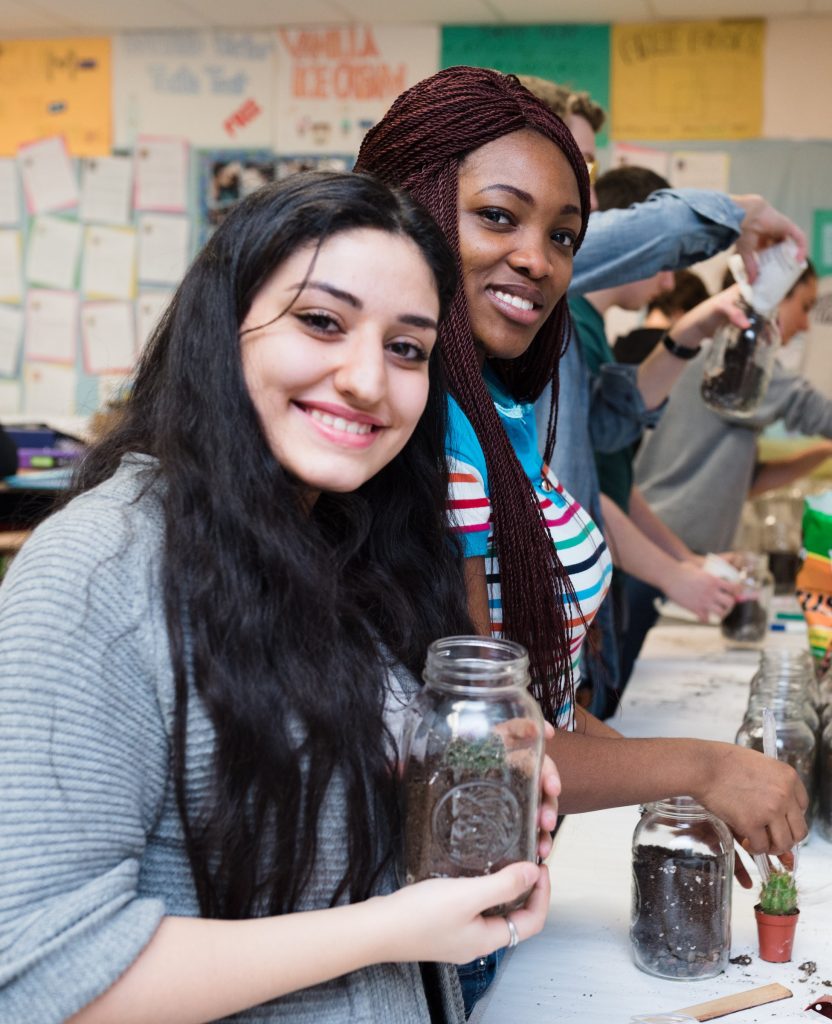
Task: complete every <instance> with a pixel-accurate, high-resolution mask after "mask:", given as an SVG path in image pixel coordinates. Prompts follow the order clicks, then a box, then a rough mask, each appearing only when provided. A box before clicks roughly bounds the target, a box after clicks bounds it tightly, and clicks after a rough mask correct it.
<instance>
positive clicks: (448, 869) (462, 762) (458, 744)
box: [402, 637, 544, 914]
mask: <svg viewBox="0 0 832 1024" xmlns="http://www.w3.org/2000/svg"><path fill="white" fill-rule="evenodd" d="M424 680H425V686H424V688H423V689H422V690H421V691H420V692H419V693H418V694H417V696H416V697H415V698H414V700H413V701H412V702H411V704H410V705H409V707H408V710H407V726H406V728H405V731H404V737H403V743H402V762H403V779H402V791H403V798H404V823H405V830H404V832H405V835H404V865H403V876H404V881H406V882H407V883H411V882H418V881H421V880H423V879H426V878H457V877H470V876H478V875H484V874H490V873H492V872H494V871H499V870H500V869H501V868H503V867H505V866H506V865H507V864H511V863H514V862H515V861H518V860H532V861H533V860H534V859H535V856H536V850H537V812H538V805H539V799H540V772H541V768H542V763H543V737H544V724H543V716H542V715H541V713H540V709H539V708H538V705H537V702H536V701H535V700H534V698H533V697H532V696H531V694H530V693H529V692H528V690H527V686H528V681H529V676H528V656H527V654H526V652H525V649H524V648H523V647H521V646H520V645H519V644H514V643H510V642H509V641H505V640H495V639H489V638H485V637H449V638H447V639H444V640H439V641H436V643H434V644H432V645H431V647H430V649H429V651H428V658H427V664H426V667H425V673H424ZM523 902H524V900H523V899H520V900H519V901H517V902H516V903H514V904H512V905H511V906H508V905H501V906H499V907H493V908H492V909H491V911H490V913H493V914H505V913H506V912H507V911H509V910H512V909H515V908H516V907H519V906H522V904H523Z"/></svg>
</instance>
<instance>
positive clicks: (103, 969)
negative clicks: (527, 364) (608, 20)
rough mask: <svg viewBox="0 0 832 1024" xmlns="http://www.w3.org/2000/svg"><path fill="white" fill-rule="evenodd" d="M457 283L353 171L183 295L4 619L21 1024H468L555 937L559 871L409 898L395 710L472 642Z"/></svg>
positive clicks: (396, 205)
mask: <svg viewBox="0 0 832 1024" xmlns="http://www.w3.org/2000/svg"><path fill="white" fill-rule="evenodd" d="M455 280H456V275H455V269H454V265H453V259H452V256H451V254H450V252H449V250H448V248H447V245H446V243H445V242H444V239H443V238H442V236H441V234H440V233H439V232H438V230H437V229H436V226H435V225H434V224H433V222H432V221H431V220H430V218H428V217H427V216H426V215H425V214H424V213H423V212H422V211H421V210H420V209H419V208H418V207H417V206H416V205H415V204H414V203H413V202H412V201H411V200H410V199H408V198H407V197H405V196H403V195H400V194H395V193H393V192H391V191H390V190H389V189H388V188H386V187H384V186H382V185H380V184H379V183H378V182H376V181H374V180H372V179H370V178H367V177H364V176H360V175H339V174H313V175H299V176H296V177H294V178H291V179H288V180H287V181H286V182H283V183H281V184H278V185H273V186H267V187H266V188H264V189H262V190H260V191H259V192H257V193H256V194H254V195H253V196H251V197H249V198H248V199H246V200H244V201H243V202H242V203H240V204H239V206H238V207H237V208H235V210H234V211H233V212H232V213H231V214H230V215H229V217H228V219H227V220H226V221H225V223H224V224H223V225H222V226H221V227H220V228H219V230H218V231H217V232H216V234H215V235H214V236H213V238H212V239H211V240H210V241H209V243H208V244H207V246H206V247H205V248H204V250H203V251H202V252H201V253H200V254H199V256H198V257H197V259H196V261H195V263H194V265H193V266H192V268H191V269H190V270H189V272H188V274H187V275H186V277H185V279H184V281H183V283H182V285H181V286H180V288H179V290H178V291H177V293H176V296H175V298H174V300H173V302H172V304H171V306H170V308H169V309H168V311H167V312H166V314H165V315H164V317H163V319H162V322H161V324H160V326H159V327H158V329H157V331H156V332H155V335H154V337H153V338H152V340H151V342H150V343H149V346H148V348H147V350H146V351H145V353H144V355H143V357H142V359H141V363H140V366H139V368H138V372H137V374H136V377H135V383H134V387H133V391H132V396H131V399H130V402H129V404H128V406H127V409H126V411H125V415H124V418H123V419H122V420H120V422H119V424H118V425H117V426H116V428H115V429H114V431H113V433H111V434H110V435H109V436H108V437H107V438H106V439H105V440H103V441H102V442H101V443H100V444H99V445H98V446H97V447H95V448H94V449H93V450H92V452H91V453H90V455H89V457H88V458H87V460H86V461H85V462H84V464H83V466H82V468H81V470H80V473H79V476H78V478H77V490H78V495H77V496H76V497H75V498H74V500H72V501H71V502H70V503H69V504H67V505H66V507H65V508H63V509H62V510H61V511H60V512H58V513H57V514H56V515H54V516H53V517H52V518H51V519H49V520H48V521H47V522H46V523H44V524H43V525H42V526H41V527H40V528H39V529H38V530H37V531H36V532H35V534H34V536H33V537H32V538H31V539H30V541H29V542H28V543H27V544H26V546H25V547H24V548H23V550H22V551H21V553H20V555H19V556H18V558H17V559H16V561H15V563H14V565H13V567H12V569H11V571H10V573H9V575H8V577H7V579H6V581H5V582H4V585H3V587H2V590H0V818H2V821H3V828H2V830H0V868H1V869H2V870H0V949H2V958H0V1018H2V1020H3V1021H5V1022H8V1024H11V1022H13V1021H14V1022H22V1021H27V1022H28V1021H37V1022H38V1024H52V1022H58V1021H65V1020H68V1019H70V1018H71V1020H72V1022H73V1024H96V1022H104V1021H106V1022H111V1021H114V1020H117V1021H119V1024H131V1022H152V1024H164V1022H171V1024H173V1022H175V1024H188V1022H201V1021H213V1020H218V1019H221V1018H222V1019H225V1018H228V1019H233V1020H235V1021H238V1020H239V1021H243V1020H257V1021H275V1022H276V1021H278V1020H279V1021H281V1022H291V1021H297V1022H300V1021H311V1020H314V1021H315V1022H316V1024H321V1022H332V1024H335V1022H339V1024H340V1022H343V1021H346V1020H354V1021H359V1020H360V1021H366V1022H379V1024H391V1022H402V1024H417V1022H420V1024H421V1022H423V1021H426V1020H428V1019H431V1020H432V1021H434V1020H435V1021H449V1022H458V1021H460V1020H462V1004H461V1000H460V996H459V987H458V983H457V980H456V975H455V972H454V971H452V970H450V969H448V968H447V967H445V966H444V964H445V963H447V962H460V961H464V960H468V959H470V958H471V957H472V956H476V955H479V956H481V955H483V954H486V953H488V952H489V951H491V950H493V949H495V948H497V947H499V946H502V945H504V944H505V943H506V941H507V939H508V938H509V936H511V937H512V938H513V937H514V936H515V934H516V935H517V936H518V937H519V938H526V937H528V936H529V935H531V934H534V933H535V932H536V931H538V930H539V929H540V927H541V926H542V923H543V920H544V917H545V912H546V905H547V902H548V882H547V875H546V870H545V868H538V867H537V866H536V865H533V864H515V865H512V866H511V867H509V868H506V869H505V870H504V871H501V872H499V873H497V874H495V875H493V876H490V877H485V878H480V879H464V880H446V879H442V880H431V881H428V882H423V883H420V884H418V885H414V886H411V887H409V888H406V889H403V890H400V891H396V889H397V885H396V882H395V873H394V863H393V862H394V860H395V852H396V849H397V843H398V841H399V822H398V817H397V792H396V777H397V775H396V770H395V753H396V746H395V735H394V733H395V727H394V720H395V714H396V711H397V710H400V709H401V707H402V705H403V703H404V702H405V701H406V699H407V698H408V696H409V695H410V694H411V693H412V692H413V691H414V690H415V688H416V686H417V683H416V680H415V679H414V678H413V674H414V673H417V672H418V671H420V669H421V666H422V661H423V658H424V655H425V651H426V648H427V646H428V644H429V643H430V642H431V641H432V640H434V639H436V638H437V637H439V636H442V635H447V634H450V633H457V632H465V631H470V623H469V619H468V616H467V613H466V611H465V599H464V584H463V576H462V571H461V568H460V564H459V559H458V558H457V555H456V552H455V551H454V546H453V544H452V543H449V537H448V534H447V530H446V525H445V512H444V501H445V494H446V487H447V480H446V477H445V473H444V470H445V460H444V454H443V441H444V432H445V426H446V418H445V409H446V398H445V393H444V390H443V387H442V382H441V374H440V367H439V363H438V349H437V347H436V345H435V342H436V337H437V324H438V321H439V319H440V317H441V315H442V313H443V312H444V310H445V307H446V306H447V304H448V301H449V299H450V297H451V295H452V294H453V291H454V286H455ZM546 780H547V781H546V782H545V788H546V790H547V793H546V800H545V801H544V810H543V812H542V814H541V826H542V827H543V828H544V829H549V828H551V827H552V826H553V825H554V818H555V806H554V803H555V801H554V796H555V795H556V790H557V777H556V775H555V773H554V771H553V769H552V768H551V765H549V767H548V769H547V773H546ZM547 849H548V843H547V842H545V841H544V842H543V844H542V846H541V853H545V852H546V851H547ZM530 888H531V889H532V894H531V896H530V898H529V900H528V901H527V904H526V906H525V907H524V908H523V909H521V910H519V911H516V912H513V914H512V915H511V921H510V925H509V927H508V928H507V923H506V920H503V919H500V918H484V917H482V916H481V912H482V911H483V910H484V909H486V908H488V907H491V906H493V905H494V904H497V903H502V902H505V901H508V900H512V899H514V898H516V897H517V896H518V895H519V894H521V893H522V892H525V891H526V890H528V889H530ZM422 961H425V962H427V961H435V962H438V963H437V964H436V965H427V964H424V963H423V964H421V968H422V969H420V962H422Z"/></svg>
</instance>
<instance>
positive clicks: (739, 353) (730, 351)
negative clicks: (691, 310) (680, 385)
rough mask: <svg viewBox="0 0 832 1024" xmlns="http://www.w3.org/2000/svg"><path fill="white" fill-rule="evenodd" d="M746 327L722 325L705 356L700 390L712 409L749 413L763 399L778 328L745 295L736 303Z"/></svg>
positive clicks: (769, 377)
mask: <svg viewBox="0 0 832 1024" xmlns="http://www.w3.org/2000/svg"><path fill="white" fill-rule="evenodd" d="M737 304H738V305H739V307H740V308H741V309H742V311H743V313H744V314H745V316H746V317H747V319H748V322H749V323H748V327H746V328H741V327H737V326H735V325H734V324H730V323H728V324H725V325H724V326H723V327H721V328H720V329H719V330H718V331H717V333H716V335H715V336H714V340H713V342H712V344H711V347H710V349H709V351H708V354H707V357H706V359H705V372H704V376H703V378H702V385H701V389H700V390H701V394H702V400H703V401H704V403H705V405H707V406H708V407H709V408H711V409H713V410H714V411H715V412H730V413H733V414H734V415H735V416H750V415H751V414H752V413H753V412H754V411H755V410H756V408H757V406H758V405H759V404H760V402H761V401H762V400H763V396H764V395H765V393H766V390H767V389H768V385H769V381H770V380H771V373H772V370H773V368H774V357H775V355H776V354H777V349H778V348H779V346H780V329H779V328H778V326H777V321H776V320H775V319H774V317H773V316H763V315H762V314H761V313H758V312H757V311H756V310H755V309H753V308H752V307H751V306H750V305H749V304H748V303H747V302H746V301H745V300H744V299H740V300H739V301H738V303H737Z"/></svg>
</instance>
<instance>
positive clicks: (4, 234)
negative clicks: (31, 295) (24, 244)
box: [0, 230, 23, 302]
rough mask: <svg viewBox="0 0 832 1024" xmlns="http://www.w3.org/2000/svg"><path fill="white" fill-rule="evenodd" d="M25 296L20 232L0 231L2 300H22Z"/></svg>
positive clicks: (0, 296)
mask: <svg viewBox="0 0 832 1024" xmlns="http://www.w3.org/2000/svg"><path fill="white" fill-rule="evenodd" d="M22 297H23V258H22V255H21V239H20V232H19V231H14V230H6V231H0V302H20V300H21V298H22Z"/></svg>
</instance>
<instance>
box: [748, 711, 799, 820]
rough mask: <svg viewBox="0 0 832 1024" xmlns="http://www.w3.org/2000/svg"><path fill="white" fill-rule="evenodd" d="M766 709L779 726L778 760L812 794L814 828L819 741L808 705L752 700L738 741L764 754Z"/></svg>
mask: <svg viewBox="0 0 832 1024" xmlns="http://www.w3.org/2000/svg"><path fill="white" fill-rule="evenodd" d="M764 707H769V708H771V711H772V713H773V714H774V720H775V722H776V724H777V760H778V761H785V762H786V764H790V765H791V766H792V768H794V770H795V771H796V772H797V774H798V775H799V776H800V781H801V782H802V783H803V785H804V786H805V787H806V792H807V793H808V794H809V807H808V810H807V811H806V824H807V825H809V827H810V828H811V825H812V821H813V820H814V813H813V808H814V800H815V759H816V757H817V750H818V742H817V734H816V733H815V732H813V731H812V729H811V728H810V727H809V725H808V724H807V722H806V718H805V711H806V706H805V705H804V706H802V707H801V706H800V705H796V704H793V703H791V702H790V701H789V700H788V699H787V698H785V697H770V698H764V697H755V698H753V699H752V701H751V702H750V703H749V707H748V710H747V711H746V713H745V720H744V721H743V723H742V725H741V726H740V728H739V731H738V732H737V736H736V740H735V742H736V743H737V744H738V745H739V746H741V747H749V748H750V749H751V750H759V751H760V753H763V708H764ZM813 713H814V712H813ZM816 717H817V716H816Z"/></svg>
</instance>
